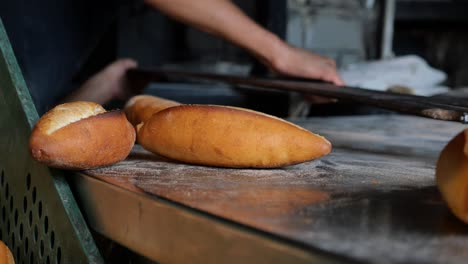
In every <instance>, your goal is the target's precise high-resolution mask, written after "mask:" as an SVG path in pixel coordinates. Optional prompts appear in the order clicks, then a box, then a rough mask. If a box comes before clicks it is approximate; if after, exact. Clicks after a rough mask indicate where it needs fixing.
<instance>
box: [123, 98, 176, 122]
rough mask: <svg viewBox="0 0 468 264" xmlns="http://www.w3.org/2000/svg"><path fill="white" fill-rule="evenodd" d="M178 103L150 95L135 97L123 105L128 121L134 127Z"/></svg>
mask: <svg viewBox="0 0 468 264" xmlns="http://www.w3.org/2000/svg"><path fill="white" fill-rule="evenodd" d="M177 105H180V103H178V102H175V101H171V100H167V99H163V98H160V97H156V96H151V95H137V96H134V97H132V98H131V99H130V100H129V101H128V102H127V104H126V105H125V108H124V111H125V114H126V115H127V118H128V121H130V123H132V125H134V126H136V125H138V124H140V123H141V122H144V121H146V120H147V119H148V118H150V117H151V116H152V115H153V114H155V113H157V112H159V111H161V110H164V109H166V108H168V107H172V106H177Z"/></svg>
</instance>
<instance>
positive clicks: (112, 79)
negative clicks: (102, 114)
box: [64, 59, 138, 104]
mask: <svg viewBox="0 0 468 264" xmlns="http://www.w3.org/2000/svg"><path fill="white" fill-rule="evenodd" d="M137 65H138V64H137V62H136V61H134V60H132V59H120V60H117V61H115V62H113V63H111V64H109V65H108V66H107V67H105V68H104V69H103V70H101V71H100V72H98V73H96V74H95V75H94V76H92V77H91V78H90V79H88V80H87V81H86V82H85V83H84V84H83V85H82V86H81V87H80V88H79V89H78V90H76V91H75V92H73V93H72V94H70V95H69V96H68V97H66V98H65V100H64V101H90V102H95V103H98V104H106V103H108V102H109V101H111V100H113V99H122V100H123V99H126V98H128V97H130V96H131V93H130V89H129V87H128V81H127V78H126V75H125V73H126V72H127V70H129V69H133V68H136V67H137Z"/></svg>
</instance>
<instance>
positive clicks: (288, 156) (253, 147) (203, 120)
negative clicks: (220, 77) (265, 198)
mask: <svg viewBox="0 0 468 264" xmlns="http://www.w3.org/2000/svg"><path fill="white" fill-rule="evenodd" d="M137 142H138V143H139V144H141V145H142V146H143V147H144V148H145V149H147V150H149V151H151V152H154V153H156V154H159V155H162V156H165V157H168V158H171V159H174V160H179V161H183V162H186V163H192V164H200V165H209V166H219V167H234V168H273V167H281V166H286V165H292V164H297V163H301V162H304V161H308V160H312V159H315V158H318V157H321V156H323V155H326V154H328V153H329V152H330V151H331V144H330V142H328V141H327V140H326V139H325V138H324V137H321V136H319V135H316V134H314V133H311V132H310V131H308V130H305V129H303V128H301V127H299V126H297V125H294V124H292V123H289V122H286V121H284V120H282V119H279V118H276V117H273V116H270V115H266V114H263V113H259V112H255V111H252V110H247V109H242V108H236V107H228V106H215V105H180V106H174V107H170V108H166V109H164V110H162V111H160V112H158V113H156V114H154V115H153V116H152V117H151V118H149V119H148V120H146V121H145V123H144V124H140V125H139V126H138V132H137Z"/></svg>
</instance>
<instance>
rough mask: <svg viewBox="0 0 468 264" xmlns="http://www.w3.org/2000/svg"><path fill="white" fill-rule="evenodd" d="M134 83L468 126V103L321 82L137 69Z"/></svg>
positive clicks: (134, 73)
mask: <svg viewBox="0 0 468 264" xmlns="http://www.w3.org/2000/svg"><path fill="white" fill-rule="evenodd" d="M128 76H129V77H130V78H131V79H136V80H139V81H142V80H145V81H158V80H159V81H160V80H162V79H167V78H175V77H179V78H190V79H203V80H211V81H220V82H225V83H230V84H236V85H247V86H252V87H256V88H266V89H276V90H283V91H294V92H300V93H306V94H314V95H320V96H325V97H332V98H337V99H344V100H349V101H354V102H358V103H362V104H366V105H372V106H376V107H380V108H384V109H389V110H393V111H397V112H401V113H406V114H412V115H418V116H423V117H428V118H433V119H438V120H446V121H456V122H463V123H468V103H465V102H463V101H461V100H453V101H452V100H448V99H437V98H431V97H424V96H417V95H407V94H397V93H390V92H382V91H374V90H369V89H363V88H357V87H348V86H336V85H333V84H329V83H323V82H318V81H297V80H281V79H268V78H255V77H240V76H232V75H222V74H208V73H195V72H184V71H171V70H149V69H135V70H130V71H129V72H128Z"/></svg>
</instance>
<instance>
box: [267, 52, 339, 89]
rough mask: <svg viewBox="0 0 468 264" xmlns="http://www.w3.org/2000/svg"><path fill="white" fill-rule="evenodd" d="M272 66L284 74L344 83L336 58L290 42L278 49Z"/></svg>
mask: <svg viewBox="0 0 468 264" xmlns="http://www.w3.org/2000/svg"><path fill="white" fill-rule="evenodd" d="M270 67H271V68H272V69H273V70H274V71H276V72H277V73H279V74H283V75H289V76H294V77H301V78H310V79H319V80H323V81H327V82H331V83H333V84H336V85H344V82H343V80H341V78H340V76H339V75H338V72H337V71H336V63H335V61H334V60H332V59H330V58H327V57H324V56H320V55H318V54H314V53H312V52H309V51H307V50H305V49H301V48H297V47H293V46H290V45H288V44H285V45H282V47H281V48H280V49H278V51H277V54H276V55H275V56H274V57H273V59H272V62H271V65H270Z"/></svg>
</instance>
